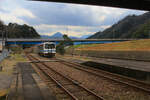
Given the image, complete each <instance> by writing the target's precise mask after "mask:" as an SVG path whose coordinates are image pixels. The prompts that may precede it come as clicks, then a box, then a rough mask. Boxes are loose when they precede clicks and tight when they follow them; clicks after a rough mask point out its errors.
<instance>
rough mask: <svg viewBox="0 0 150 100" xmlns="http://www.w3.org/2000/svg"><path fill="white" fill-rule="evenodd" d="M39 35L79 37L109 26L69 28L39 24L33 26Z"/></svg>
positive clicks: (69, 26)
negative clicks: (60, 34) (58, 33)
mask: <svg viewBox="0 0 150 100" xmlns="http://www.w3.org/2000/svg"><path fill="white" fill-rule="evenodd" d="M33 27H34V28H35V29H36V30H37V31H38V32H39V33H40V34H41V35H53V34H54V33H56V32H61V33H63V34H67V35H69V36H76V37H80V36H82V35H89V34H94V33H95V32H97V31H99V30H104V29H106V28H108V27H110V26H71V25H68V26H67V25H48V24H41V25H35V26H33Z"/></svg>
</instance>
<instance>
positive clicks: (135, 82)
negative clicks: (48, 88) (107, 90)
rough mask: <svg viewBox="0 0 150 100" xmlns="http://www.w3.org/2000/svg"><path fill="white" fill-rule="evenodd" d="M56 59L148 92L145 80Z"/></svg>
mask: <svg viewBox="0 0 150 100" xmlns="http://www.w3.org/2000/svg"><path fill="white" fill-rule="evenodd" d="M58 60H60V63H62V64H65V65H67V66H71V67H73V68H76V69H78V70H82V71H85V72H87V73H90V74H93V75H96V76H99V77H104V78H106V79H110V80H112V81H115V82H118V83H121V84H125V85H128V86H130V87H133V88H136V89H139V90H141V91H144V92H147V93H150V84H149V83H145V82H142V81H139V80H136V79H132V78H129V77H125V76H121V75H118V74H114V73H110V72H106V71H103V70H100V69H95V68H91V67H87V66H84V65H80V64H77V63H73V62H67V61H65V60H63V59H58Z"/></svg>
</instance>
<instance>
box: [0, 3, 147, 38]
mask: <svg viewBox="0 0 150 100" xmlns="http://www.w3.org/2000/svg"><path fill="white" fill-rule="evenodd" d="M8 5H9V6H8ZM143 13H144V11H138V10H129V9H120V8H112V7H103V6H89V5H77V4H66V3H53V2H38V1H27V0H3V2H1V1H0V18H1V19H2V20H3V21H4V22H5V23H9V22H16V23H19V24H29V25H32V26H34V27H35V28H36V30H37V31H38V32H39V33H40V34H47V35H51V34H54V33H55V32H58V31H59V32H62V33H68V34H69V35H72V36H81V35H86V34H93V33H95V32H97V31H102V30H104V29H106V28H108V27H110V26H111V25H112V24H114V23H116V22H118V21H119V20H121V19H122V18H124V17H125V16H127V15H129V14H137V15H139V14H143ZM67 27H68V32H67Z"/></svg>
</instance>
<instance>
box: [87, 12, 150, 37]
mask: <svg viewBox="0 0 150 100" xmlns="http://www.w3.org/2000/svg"><path fill="white" fill-rule="evenodd" d="M149 21H150V12H147V13H144V14H142V15H139V16H136V15H129V16H126V17H125V18H124V19H122V20H120V21H119V22H118V23H116V24H114V25H112V26H111V27H110V28H107V29H105V30H104V31H102V32H101V31H100V32H97V33H95V34H94V35H92V36H90V37H88V38H89V39H96V38H149V35H148V34H149V32H147V31H146V30H147V29H148V27H147V26H149V25H150V23H148V22H149ZM146 27H147V28H146ZM139 29H140V30H139ZM145 31H146V32H145Z"/></svg>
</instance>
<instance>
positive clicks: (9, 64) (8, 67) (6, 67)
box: [0, 53, 27, 75]
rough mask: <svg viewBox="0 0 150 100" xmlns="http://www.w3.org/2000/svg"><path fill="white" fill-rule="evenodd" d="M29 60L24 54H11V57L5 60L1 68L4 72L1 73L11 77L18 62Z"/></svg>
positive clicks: (0, 64)
mask: <svg viewBox="0 0 150 100" xmlns="http://www.w3.org/2000/svg"><path fill="white" fill-rule="evenodd" d="M25 61H27V59H25V58H24V53H21V54H10V57H7V58H5V59H4V60H3V61H2V62H1V63H0V66H2V67H3V70H2V71H1V72H0V73H4V74H8V75H11V74H12V72H13V67H14V66H16V64H17V63H18V62H25Z"/></svg>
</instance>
